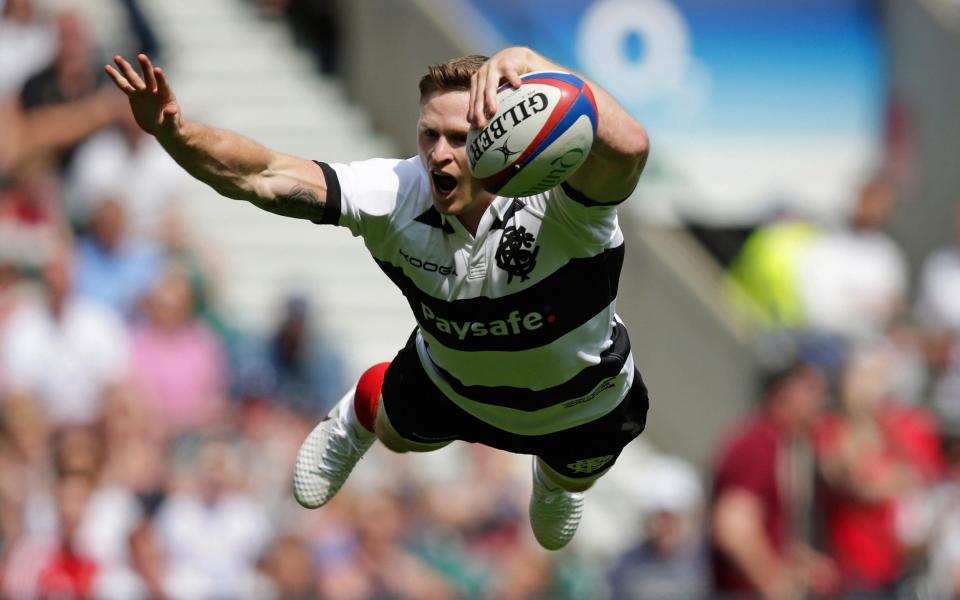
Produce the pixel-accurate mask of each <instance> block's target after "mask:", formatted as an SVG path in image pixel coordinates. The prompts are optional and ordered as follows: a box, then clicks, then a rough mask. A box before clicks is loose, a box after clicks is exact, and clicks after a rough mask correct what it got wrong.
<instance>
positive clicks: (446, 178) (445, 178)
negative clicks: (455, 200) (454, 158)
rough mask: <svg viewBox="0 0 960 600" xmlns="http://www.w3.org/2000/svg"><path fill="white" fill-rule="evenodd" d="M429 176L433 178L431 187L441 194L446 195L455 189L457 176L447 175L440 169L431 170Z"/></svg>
mask: <svg viewBox="0 0 960 600" xmlns="http://www.w3.org/2000/svg"><path fill="white" fill-rule="evenodd" d="M430 177H431V178H432V179H433V187H435V188H436V189H437V191H438V192H440V195H442V196H446V195H448V194H450V192H452V191H453V190H455V189H457V178H456V177H454V176H452V175H447V174H446V173H443V172H442V171H431V172H430Z"/></svg>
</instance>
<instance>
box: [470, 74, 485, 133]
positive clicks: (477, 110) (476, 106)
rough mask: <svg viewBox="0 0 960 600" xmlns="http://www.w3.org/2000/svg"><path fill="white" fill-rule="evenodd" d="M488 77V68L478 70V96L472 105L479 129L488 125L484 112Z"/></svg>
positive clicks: (472, 111) (472, 112)
mask: <svg viewBox="0 0 960 600" xmlns="http://www.w3.org/2000/svg"><path fill="white" fill-rule="evenodd" d="M487 77H489V73H487V70H486V69H480V70H479V71H477V96H476V98H474V99H473V105H472V106H471V107H470V110H471V114H472V115H473V120H474V122H475V123H476V126H477V129H479V128H481V127H483V126H484V125H486V116H485V115H484V114H483V102H484V101H483V97H484V94H485V90H486V87H487Z"/></svg>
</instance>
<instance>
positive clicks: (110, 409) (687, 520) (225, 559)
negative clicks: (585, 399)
mask: <svg viewBox="0 0 960 600" xmlns="http://www.w3.org/2000/svg"><path fill="white" fill-rule="evenodd" d="M117 4H118V6H120V7H122V9H123V11H124V12H125V14H126V16H127V17H128V23H129V30H130V34H131V36H130V37H131V39H132V40H134V43H135V45H134V47H129V48H122V49H120V48H111V49H110V50H111V51H112V52H119V51H121V50H122V51H123V52H125V53H127V54H128V55H129V54H132V53H135V52H138V51H145V52H149V53H150V54H151V55H152V56H158V55H160V56H162V53H163V47H162V46H161V44H160V43H159V42H158V39H157V36H156V35H155V34H154V32H153V29H152V27H151V26H150V22H149V20H148V19H147V18H146V17H145V16H144V14H143V12H142V11H141V10H140V7H139V6H138V4H137V2H136V0H117ZM260 4H261V7H262V9H263V10H265V11H271V10H273V11H281V12H283V11H287V12H289V11H293V10H294V8H296V7H301V8H302V7H304V6H314V5H311V4H310V3H298V2H271V1H266V2H262V3H260ZM327 6H328V5H327V3H316V5H315V7H320V8H316V10H317V11H320V12H323V15H322V16H323V18H327V17H328V16H329V15H328V14H327V12H326V8H327ZM291 7H294V8H291ZM321 8H322V9H323V11H321V10H320V9H321ZM0 11H2V12H0V132H2V135H0V598H11V599H20V598H104V599H112V598H118V599H119V598H124V599H126V598H138V599H139V598H183V599H196V598H217V599H220V598H257V599H260V598H264V599H266V598H294V599H296V598H304V599H306V598H327V599H331V600H361V599H384V600H386V599H391V600H406V599H409V600H420V599H424V600H428V599H429V600H432V599H442V598H498V599H500V598H502V599H507V600H512V599H516V600H525V599H560V600H562V599H564V598H567V599H570V600H581V599H593V598H614V599H616V600H696V599H708V598H731V599H733V598H764V599H769V600H791V599H799V598H805V597H816V598H898V597H904V598H916V597H919V598H930V599H933V600H939V599H949V598H954V597H960V444H958V443H957V440H958V439H960V212H958V217H957V227H956V231H957V239H956V240H955V242H954V243H953V244H950V245H947V246H945V247H944V248H943V249H941V250H939V251H938V252H936V253H934V254H933V255H932V256H930V257H929V259H928V260H927V261H926V262H925V263H924V265H923V268H922V270H921V272H920V273H919V274H915V275H914V276H911V274H910V273H909V269H908V266H907V265H908V263H907V260H906V259H905V257H904V254H903V252H902V250H901V249H900V248H899V247H898V245H897V243H896V241H895V240H894V239H892V238H891V237H890V236H889V235H887V234H886V233H885V232H884V224H885V222H886V219H887V217H888V215H889V213H890V211H891V210H892V209H893V208H894V202H893V198H894V196H895V193H894V192H895V189H894V187H893V185H892V184H891V182H890V181H888V180H887V179H885V178H884V177H876V178H874V179H872V180H870V181H869V182H867V183H866V185H865V186H864V187H863V189H862V190H861V191H860V193H859V194H858V195H857V197H856V198H855V199H854V201H853V202H852V203H851V207H850V211H849V218H848V219H847V221H846V222H845V223H843V224H842V225H841V226H835V227H827V226H824V225H822V224H819V223H817V222H814V221H812V220H808V219H803V218H800V217H796V216H788V217H784V218H781V219H777V220H776V221H773V222H771V223H769V224H765V225H763V226H761V227H759V228H757V229H756V230H755V231H754V232H753V233H752V235H751V236H750V237H749V238H748V239H747V241H746V243H745V244H744V245H743V247H742V249H741V250H740V252H739V254H738V256H737V257H736V259H735V260H734V261H733V262H732V264H731V265H730V268H729V270H728V274H727V280H726V288H727V292H728V294H727V295H728V301H729V302H728V303H729V305H730V306H731V311H732V313H733V314H735V315H736V317H737V318H739V319H743V320H745V321H748V322H749V323H750V324H751V325H752V327H753V328H754V330H756V331H758V332H760V334H759V335H758V341H757V347H758V354H760V355H761V357H762V358H761V360H760V361H759V362H760V363H761V367H762V371H763V372H764V376H763V377H762V378H761V385H760V386H758V392H757V398H756V400H757V402H756V409H755V410H754V411H753V412H752V413H751V414H749V415H746V416H745V417H744V419H743V422H742V423H739V424H737V426H736V427H734V428H733V429H732V430H731V431H729V432H727V433H726V434H725V435H724V436H723V437H722V438H721V439H718V440H717V441H716V452H715V454H714V455H713V456H712V457H711V458H710V460H708V461H705V463H706V464H707V468H706V469H705V471H703V472H698V471H697V470H696V469H694V468H693V467H692V466H691V465H690V464H689V463H686V462H684V461H682V460H680V459H677V458H673V457H669V456H664V455H660V454H657V453H656V452H655V451H653V450H652V449H650V448H648V447H647V446H646V445H645V444H644V443H643V442H642V441H641V442H640V443H638V444H636V445H635V446H636V447H631V448H629V449H628V451H627V452H625V454H624V456H623V457H622V458H621V460H620V462H621V464H620V465H618V467H617V469H614V470H613V471H612V472H611V474H610V475H609V476H607V477H605V478H603V479H602V480H601V481H600V483H598V484H597V487H596V489H595V490H593V491H592V492H590V493H589V494H588V502H587V510H588V513H587V514H586V516H585V518H584V524H583V527H582V528H581V531H580V533H579V534H578V536H577V538H576V539H575V541H574V544H573V545H572V547H571V548H570V549H569V550H566V551H564V552H561V553H557V554H549V553H545V552H543V551H542V550H540V549H539V548H538V547H537V545H536V543H535V542H534V541H533V539H532V536H531V535H530V532H529V525H528V523H527V501H528V497H529V486H530V481H529V479H530V475H529V463H528V461H527V460H524V459H518V457H514V456H510V455H506V454H503V453H500V452H496V451H492V450H489V449H486V448H483V447H479V446H472V445H463V444H461V445H456V444H455V445H453V446H451V447H450V448H448V449H446V450H444V451H442V452H438V453H433V454H429V455H424V456H418V457H411V456H398V455H393V454H390V453H388V452H386V451H382V450H375V451H373V452H372V453H371V455H370V456H368V457H367V458H366V459H365V460H364V461H363V463H362V464H361V466H360V467H359V470H358V472H357V476H356V477H355V478H351V482H350V484H349V485H347V486H346V487H345V488H344V490H343V491H341V493H340V494H339V495H338V496H337V498H336V499H335V500H334V501H333V502H332V503H331V504H330V505H328V506H327V507H325V508H324V509H323V510H321V511H306V510H303V509H301V508H299V507H297V506H296V505H295V504H294V503H293V501H292V499H291V495H290V493H289V487H290V469H291V466H292V464H293V459H294V456H295V453H296V450H297V447H298V446H299V443H300V441H301V440H302V439H303V438H304V437H305V435H306V434H307V433H308V432H309V430H310V429H311V428H312V427H313V425H314V424H315V423H316V421H317V419H319V418H321V417H322V416H323V415H324V414H325V412H326V411H327V409H328V408H330V407H331V406H332V405H333V404H334V403H335V402H336V401H337V400H338V399H339V398H340V396H341V394H343V393H344V392H345V391H346V390H347V389H348V388H349V385H350V383H351V382H350V381H349V380H348V379H347V378H346V377H347V374H346V373H344V372H343V367H342V366H341V365H342V364H343V362H344V361H343V360H342V358H341V357H340V356H339V355H338V354H337V351H336V344H334V343H331V342H330V341H329V340H327V339H326V338H325V337H324V335H323V331H322V330H321V329H320V328H319V327H318V325H317V323H316V319H314V318H313V317H312V310H313V308H312V307H311V306H310V304H309V303H308V302H307V301H306V300H305V299H304V298H303V297H302V296H299V295H297V294H296V293H295V292H289V291H285V290H278V291H277V317H276V321H275V325H274V327H273V328H272V330H270V331H267V332H248V331H241V330H239V329H238V328H237V327H236V326H235V325H234V324H232V323H231V319H230V315H224V314H222V313H221V312H220V310H219V306H218V301H217V287H218V286H217V268H216V261H215V260H214V259H212V258H211V254H212V253H211V252H210V249H209V248H207V247H206V246H205V245H204V244H203V243H201V241H200V240H198V239H197V238H196V237H194V236H193V235H192V234H191V231H190V223H189V219H188V218H187V217H186V213H185V211H184V209H183V205H184V202H188V201H189V198H188V197H186V196H187V195H188V193H187V192H186V190H187V189H189V188H188V187H186V186H185V185H184V175H182V174H181V172H180V170H179V169H178V167H177V166H176V165H175V164H173V163H172V162H171V161H170V159H169V158H168V157H167V156H166V154H165V153H164V152H163V150H162V149H161V148H160V147H159V146H158V145H157V144H156V143H155V141H154V140H153V139H151V138H149V137H148V136H144V135H143V134H142V133H141V132H140V131H139V130H138V129H137V127H136V125H135V123H134V122H133V121H132V119H131V117H130V116H129V111H128V110H127V107H126V103H125V100H124V98H123V96H122V95H121V94H119V93H116V92H115V91H113V90H112V89H109V87H108V86H106V85H105V83H106V81H105V78H104V76H103V71H102V65H103V64H105V62H107V61H106V58H107V57H105V56H103V55H101V54H100V52H99V49H98V48H97V47H96V44H95V43H94V41H93V40H94V38H93V36H92V35H91V32H90V30H89V26H88V23H87V22H86V21H85V18H84V15H83V13H81V12H77V11H75V10H56V11H50V10H40V9H39V8H38V7H37V6H35V5H34V3H33V2H32V1H31V0H0ZM912 281H915V282H916V285H915V286H914V288H913V289H911V282H912ZM655 401H656V400H655Z"/></svg>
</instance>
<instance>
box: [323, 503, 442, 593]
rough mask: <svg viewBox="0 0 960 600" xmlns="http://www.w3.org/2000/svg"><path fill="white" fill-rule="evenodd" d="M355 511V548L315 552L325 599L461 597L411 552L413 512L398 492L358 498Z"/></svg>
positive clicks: (330, 548) (351, 546)
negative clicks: (411, 520)
mask: <svg viewBox="0 0 960 600" xmlns="http://www.w3.org/2000/svg"><path fill="white" fill-rule="evenodd" d="M352 510H353V515H352V516H353V523H354V525H355V527H356V540H355V543H354V544H351V545H350V546H347V547H343V546H340V547H336V546H333V547H330V546H328V547H323V546H321V547H320V548H318V549H317V550H318V552H319V553H320V556H321V560H320V564H319V565H318V568H319V572H320V576H321V582H320V591H321V597H323V598H329V599H331V600H338V599H347V598H403V599H405V600H420V599H423V600H427V599H436V600H442V599H444V598H456V597H458V596H459V594H458V593H457V588H456V587H455V586H454V585H453V583H452V582H451V581H449V580H448V579H446V578H445V577H443V576H442V575H441V574H440V573H438V572H437V571H436V570H434V569H433V568H431V566H430V565H429V564H428V563H426V562H425V561H424V560H423V559H422V558H420V557H418V556H417V555H416V554H414V553H413V552H411V550H410V548H409V540H408V536H409V535H410V534H411V533H412V531H411V522H410V518H409V516H408V514H409V511H408V510H406V509H405V507H404V506H403V505H402V503H401V500H400V498H398V497H397V495H396V494H395V493H394V492H391V491H389V490H382V491H381V493H377V494H365V495H362V496H358V497H355V498H354V503H353V506H352ZM328 541H335V538H334V539H330V540H328ZM338 546H339V544H338Z"/></svg>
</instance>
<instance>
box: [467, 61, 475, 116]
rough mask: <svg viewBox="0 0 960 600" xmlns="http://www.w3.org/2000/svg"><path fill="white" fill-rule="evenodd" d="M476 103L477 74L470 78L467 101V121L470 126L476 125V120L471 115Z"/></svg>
mask: <svg viewBox="0 0 960 600" xmlns="http://www.w3.org/2000/svg"><path fill="white" fill-rule="evenodd" d="M476 101H477V73H474V74H473V75H471V76H470V99H469V100H468V101H467V121H469V122H470V125H471V126H473V125H476V118H475V117H474V115H473V107H474V104H475V103H476Z"/></svg>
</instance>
